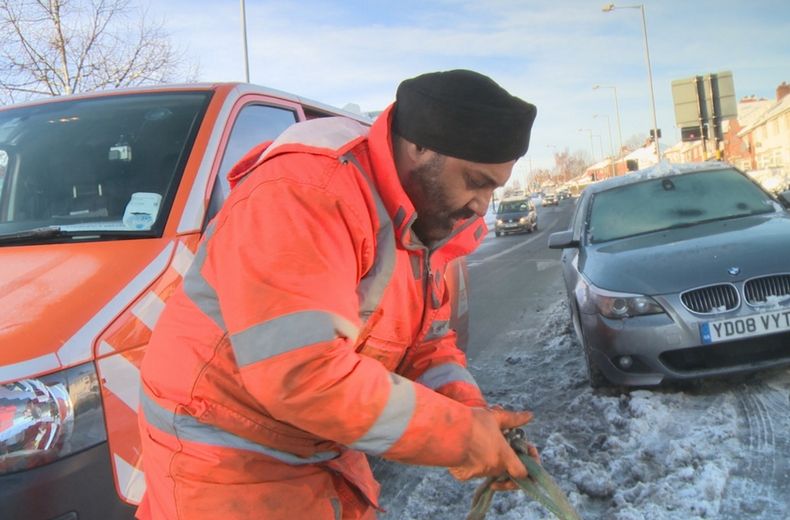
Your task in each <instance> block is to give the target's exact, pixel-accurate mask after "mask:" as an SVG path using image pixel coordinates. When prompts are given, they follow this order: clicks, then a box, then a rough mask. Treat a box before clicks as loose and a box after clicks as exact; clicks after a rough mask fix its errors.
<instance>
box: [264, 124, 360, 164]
mask: <svg viewBox="0 0 790 520" xmlns="http://www.w3.org/2000/svg"><path fill="white" fill-rule="evenodd" d="M368 131H369V127H368V126H365V125H363V124H362V123H360V122H358V121H354V120H353V119H348V118H345V117H323V118H319V119H311V120H309V121H302V122H299V123H296V124H294V125H291V126H290V127H288V128H287V129H286V130H285V131H284V132H283V133H282V134H280V135H279V136H278V137H277V139H275V140H274V142H273V143H272V144H271V146H269V147H268V148H267V149H266V151H265V152H264V153H263V155H262V156H261V160H266V159H267V158H270V157H275V156H277V155H279V154H283V153H293V152H306V153H311V154H317V155H327V156H329V157H333V158H338V157H340V156H341V155H343V154H345V153H346V152H348V151H349V150H351V149H352V148H353V147H354V146H356V145H358V144H359V143H361V142H362V141H364V140H365V139H367V136H368Z"/></svg>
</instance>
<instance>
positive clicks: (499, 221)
mask: <svg viewBox="0 0 790 520" xmlns="http://www.w3.org/2000/svg"><path fill="white" fill-rule="evenodd" d="M502 224H504V222H502V219H501V218H498V219H496V225H497V227H499V226H501V225H502Z"/></svg>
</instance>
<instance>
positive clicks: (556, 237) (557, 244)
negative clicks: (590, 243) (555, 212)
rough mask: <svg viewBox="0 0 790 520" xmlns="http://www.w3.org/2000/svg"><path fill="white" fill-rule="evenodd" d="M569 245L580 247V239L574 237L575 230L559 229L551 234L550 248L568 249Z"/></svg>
mask: <svg viewBox="0 0 790 520" xmlns="http://www.w3.org/2000/svg"><path fill="white" fill-rule="evenodd" d="M569 247H579V241H578V240H575V239H574V238H573V230H572V229H569V230H567V231H559V232H557V233H552V234H551V235H549V248H551V249H566V248H569Z"/></svg>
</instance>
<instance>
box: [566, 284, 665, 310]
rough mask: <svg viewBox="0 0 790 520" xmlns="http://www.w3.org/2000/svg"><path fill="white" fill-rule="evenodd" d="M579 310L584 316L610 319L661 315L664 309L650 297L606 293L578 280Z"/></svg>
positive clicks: (577, 296) (604, 290)
mask: <svg viewBox="0 0 790 520" xmlns="http://www.w3.org/2000/svg"><path fill="white" fill-rule="evenodd" d="M575 293H576V299H577V301H578V302H579V310H580V311H581V312H583V313H585V314H595V313H598V314H600V315H602V316H605V317H607V318H612V319H622V318H630V317H632V316H645V315H648V314H662V313H664V312H665V311H664V308H663V307H661V305H659V303H658V302H657V301H655V300H654V299H653V298H651V297H650V296H644V295H641V294H632V293H621V292H615V291H607V290H606V289H601V288H600V287H596V286H594V285H593V284H591V283H589V282H587V281H585V280H584V279H582V278H579V281H578V283H577V284H576V291H575Z"/></svg>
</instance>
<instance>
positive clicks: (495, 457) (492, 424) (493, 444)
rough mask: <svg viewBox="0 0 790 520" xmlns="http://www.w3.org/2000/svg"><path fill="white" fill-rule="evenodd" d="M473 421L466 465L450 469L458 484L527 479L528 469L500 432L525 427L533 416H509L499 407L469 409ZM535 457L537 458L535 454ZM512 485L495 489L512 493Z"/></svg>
mask: <svg viewBox="0 0 790 520" xmlns="http://www.w3.org/2000/svg"><path fill="white" fill-rule="evenodd" d="M472 417H473V422H472V431H471V433H470V435H469V439H468V443H467V446H466V452H467V457H466V461H465V462H464V464H462V465H460V466H456V467H454V468H450V469H449V471H450V474H451V475H452V476H453V477H455V478H456V479H458V480H469V479H473V478H477V477H496V476H500V475H504V474H505V473H507V474H508V475H510V476H511V477H514V478H526V476H527V468H525V467H524V464H523V463H522V462H521V460H519V458H518V455H516V452H514V451H513V449H512V448H511V447H510V444H508V442H507V440H506V439H505V437H504V435H502V430H506V429H511V428H518V427H519V426H523V425H524V424H527V423H528V422H529V421H530V420H531V419H532V412H527V411H523V412H510V411H507V410H505V409H503V408H499V407H497V408H472ZM532 450H534V447H532ZM532 450H530V455H532ZM534 454H535V456H537V450H535V452H534ZM499 484H502V485H503V486H499ZM511 484H514V483H513V482H501V483H497V484H496V485H497V487H496V489H514V487H513V488H511V487H510V485H511Z"/></svg>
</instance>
